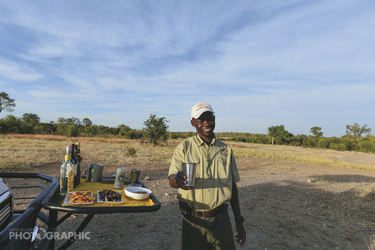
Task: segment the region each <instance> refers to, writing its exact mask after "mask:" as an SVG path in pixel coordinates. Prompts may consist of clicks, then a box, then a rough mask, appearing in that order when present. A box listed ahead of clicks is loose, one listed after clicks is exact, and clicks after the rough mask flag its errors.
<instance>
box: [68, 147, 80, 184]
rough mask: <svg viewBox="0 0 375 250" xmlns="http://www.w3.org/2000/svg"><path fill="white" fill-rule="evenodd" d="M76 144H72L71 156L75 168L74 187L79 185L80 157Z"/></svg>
mask: <svg viewBox="0 0 375 250" xmlns="http://www.w3.org/2000/svg"><path fill="white" fill-rule="evenodd" d="M75 146H76V145H75V144H70V147H71V149H72V151H71V154H70V157H71V162H72V164H73V168H74V187H76V186H78V184H79V180H78V177H77V175H78V158H77V155H76V154H75Z"/></svg>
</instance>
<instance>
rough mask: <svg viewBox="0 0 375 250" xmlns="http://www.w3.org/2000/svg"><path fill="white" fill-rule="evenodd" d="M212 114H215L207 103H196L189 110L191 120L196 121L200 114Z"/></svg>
mask: <svg viewBox="0 0 375 250" xmlns="http://www.w3.org/2000/svg"><path fill="white" fill-rule="evenodd" d="M207 111H208V112H212V113H215V112H214V111H213V109H212V107H211V105H210V104H208V103H201V102H200V103H197V104H195V105H194V106H193V107H192V108H191V118H192V119H193V118H195V119H198V118H199V116H201V114H203V113H204V112H207Z"/></svg>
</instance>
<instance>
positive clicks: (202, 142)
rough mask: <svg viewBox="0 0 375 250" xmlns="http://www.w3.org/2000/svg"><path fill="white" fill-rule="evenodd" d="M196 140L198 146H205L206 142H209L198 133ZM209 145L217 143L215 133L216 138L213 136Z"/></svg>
mask: <svg viewBox="0 0 375 250" xmlns="http://www.w3.org/2000/svg"><path fill="white" fill-rule="evenodd" d="M195 140H196V142H197V144H198V146H203V145H204V144H207V143H206V142H205V141H204V140H203V139H202V138H201V137H200V136H199V134H198V133H196V135H195ZM207 145H216V135H215V134H214V138H212V141H211V143H210V144H207Z"/></svg>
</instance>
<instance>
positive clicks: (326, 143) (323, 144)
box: [318, 138, 329, 149]
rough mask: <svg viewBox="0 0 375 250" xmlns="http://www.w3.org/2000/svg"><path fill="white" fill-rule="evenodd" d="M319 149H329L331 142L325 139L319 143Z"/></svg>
mask: <svg viewBox="0 0 375 250" xmlns="http://www.w3.org/2000/svg"><path fill="white" fill-rule="evenodd" d="M318 147H319V148H326V149H328V148H329V141H328V140H327V139H325V138H323V139H320V140H319V142H318Z"/></svg>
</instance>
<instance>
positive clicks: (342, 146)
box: [329, 143, 346, 151]
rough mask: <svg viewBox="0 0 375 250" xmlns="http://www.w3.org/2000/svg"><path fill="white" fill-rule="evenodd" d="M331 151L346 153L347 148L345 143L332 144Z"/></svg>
mask: <svg viewBox="0 0 375 250" xmlns="http://www.w3.org/2000/svg"><path fill="white" fill-rule="evenodd" d="M329 147H330V148H331V149H334V150H338V151H345V150H346V146H345V144H344V143H331V144H330V146H329Z"/></svg>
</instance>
